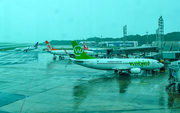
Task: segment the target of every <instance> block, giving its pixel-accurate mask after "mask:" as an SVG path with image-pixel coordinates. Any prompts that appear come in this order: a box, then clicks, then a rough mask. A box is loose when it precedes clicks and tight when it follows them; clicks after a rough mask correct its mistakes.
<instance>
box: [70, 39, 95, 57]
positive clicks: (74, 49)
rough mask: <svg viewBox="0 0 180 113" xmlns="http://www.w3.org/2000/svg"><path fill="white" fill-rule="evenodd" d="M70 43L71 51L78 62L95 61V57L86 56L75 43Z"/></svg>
mask: <svg viewBox="0 0 180 113" xmlns="http://www.w3.org/2000/svg"><path fill="white" fill-rule="evenodd" d="M71 43H72V47H73V51H74V54H75V58H76V59H78V60H80V59H96V58H95V57H91V56H89V55H87V54H86V53H85V52H84V51H83V49H82V48H81V47H80V46H79V45H78V43H77V42H76V41H71Z"/></svg>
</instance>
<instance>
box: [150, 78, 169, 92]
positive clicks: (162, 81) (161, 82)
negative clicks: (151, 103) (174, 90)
mask: <svg viewBox="0 0 180 113" xmlns="http://www.w3.org/2000/svg"><path fill="white" fill-rule="evenodd" d="M166 81H167V80H164V81H162V82H161V83H160V84H158V85H156V86H154V87H153V88H151V90H153V89H155V88H156V87H158V86H159V85H161V84H162V83H164V82H166Z"/></svg>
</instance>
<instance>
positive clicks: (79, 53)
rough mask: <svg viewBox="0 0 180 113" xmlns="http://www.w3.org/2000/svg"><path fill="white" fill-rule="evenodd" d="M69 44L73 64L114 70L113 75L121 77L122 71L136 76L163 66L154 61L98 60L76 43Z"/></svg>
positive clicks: (133, 59)
mask: <svg viewBox="0 0 180 113" xmlns="http://www.w3.org/2000/svg"><path fill="white" fill-rule="evenodd" d="M71 43H72V47H73V50H74V54H75V59H72V61H73V62H74V63H75V64H78V65H81V66H84V67H88V68H93V69H99V70H114V72H115V73H117V72H118V71H119V74H120V75H121V74H122V72H124V71H128V72H129V73H132V74H138V73H141V70H154V69H159V68H162V67H163V66H164V65H163V64H162V63H160V62H159V61H157V60H154V59H135V58H132V59H130V58H128V59H118V58H115V59H114V58H113V59H99V58H95V57H92V56H89V55H87V54H86V53H85V52H84V51H83V49H82V48H81V47H80V46H79V45H78V43H77V42H76V41H71Z"/></svg>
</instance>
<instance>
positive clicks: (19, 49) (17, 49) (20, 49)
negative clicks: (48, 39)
mask: <svg viewBox="0 0 180 113" xmlns="http://www.w3.org/2000/svg"><path fill="white" fill-rule="evenodd" d="M35 49H37V48H36V47H25V48H16V49H14V51H30V50H35Z"/></svg>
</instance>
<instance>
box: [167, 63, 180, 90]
mask: <svg viewBox="0 0 180 113" xmlns="http://www.w3.org/2000/svg"><path fill="white" fill-rule="evenodd" d="M168 75H169V79H168V80H169V85H168V86H166V89H169V88H171V86H174V87H175V88H176V89H177V91H178V92H179V93H180V60H179V61H175V62H171V64H170V65H169V66H168Z"/></svg>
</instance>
